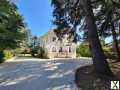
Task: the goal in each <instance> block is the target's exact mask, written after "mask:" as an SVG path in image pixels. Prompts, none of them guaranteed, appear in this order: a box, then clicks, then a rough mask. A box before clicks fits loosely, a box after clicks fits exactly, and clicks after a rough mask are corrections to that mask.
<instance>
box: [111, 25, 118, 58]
mask: <svg viewBox="0 0 120 90" xmlns="http://www.w3.org/2000/svg"><path fill="white" fill-rule="evenodd" d="M112 37H113V45H114V48H115V51H116V54H117V58H118V60H120V50H119V44H118V40H117V34H116V31H115V27H114V23H112Z"/></svg>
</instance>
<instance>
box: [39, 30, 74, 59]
mask: <svg viewBox="0 0 120 90" xmlns="http://www.w3.org/2000/svg"><path fill="white" fill-rule="evenodd" d="M68 37H69V35H68V34H65V35H64V36H63V38H62V40H59V39H58V37H57V36H56V34H55V32H54V30H50V31H48V32H47V33H46V34H45V35H44V36H42V37H40V43H41V44H40V46H41V47H44V48H45V49H46V51H47V56H48V58H76V44H75V43H73V42H72V41H73V40H72V38H71V39H68Z"/></svg>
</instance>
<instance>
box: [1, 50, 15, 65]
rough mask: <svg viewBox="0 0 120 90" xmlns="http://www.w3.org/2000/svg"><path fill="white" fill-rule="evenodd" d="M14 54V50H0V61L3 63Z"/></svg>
mask: <svg viewBox="0 0 120 90" xmlns="http://www.w3.org/2000/svg"><path fill="white" fill-rule="evenodd" d="M13 56H14V52H13V51H12V50H4V51H0V63H3V62H4V61H5V60H7V59H10V58H12V57H13Z"/></svg>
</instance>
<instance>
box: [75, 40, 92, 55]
mask: <svg viewBox="0 0 120 90" xmlns="http://www.w3.org/2000/svg"><path fill="white" fill-rule="evenodd" d="M76 53H77V56H81V57H91V52H90V50H89V44H88V43H84V42H83V43H81V44H80V45H79V46H78V47H77V49H76Z"/></svg>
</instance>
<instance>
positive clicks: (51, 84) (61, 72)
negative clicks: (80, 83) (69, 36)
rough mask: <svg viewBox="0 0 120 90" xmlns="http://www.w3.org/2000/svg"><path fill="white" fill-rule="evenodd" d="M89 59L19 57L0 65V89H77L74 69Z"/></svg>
mask: <svg viewBox="0 0 120 90" xmlns="http://www.w3.org/2000/svg"><path fill="white" fill-rule="evenodd" d="M88 64H92V62H91V60H83V59H80V60H75V59H74V60H73V59H54V60H50V59H37V58H31V57H20V58H17V59H15V60H13V61H8V62H6V63H3V64H1V65H0V90H77V89H76V86H75V84H74V72H75V69H76V68H78V67H80V66H85V65H88Z"/></svg>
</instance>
